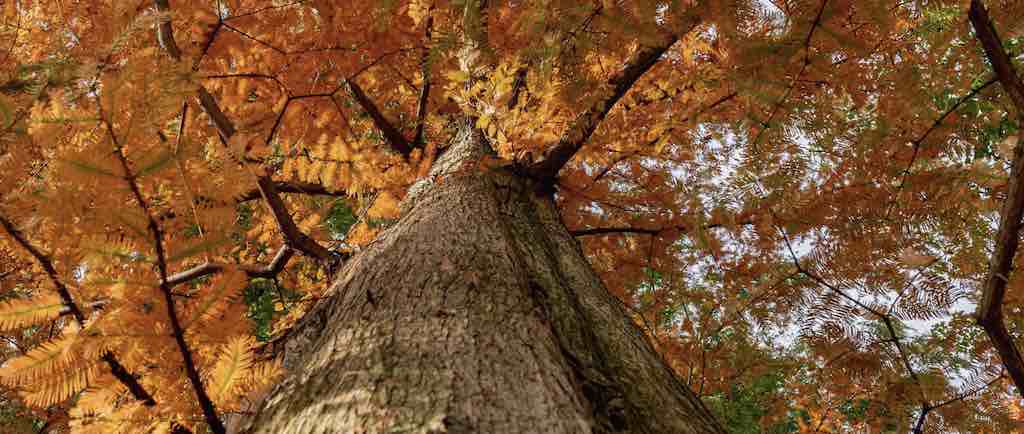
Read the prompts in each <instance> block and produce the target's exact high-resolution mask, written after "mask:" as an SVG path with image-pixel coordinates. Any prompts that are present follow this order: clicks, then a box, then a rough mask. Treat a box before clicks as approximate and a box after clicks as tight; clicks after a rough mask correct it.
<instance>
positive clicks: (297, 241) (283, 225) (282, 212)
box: [107, 0, 411, 288]
mask: <svg viewBox="0 0 1024 434" xmlns="http://www.w3.org/2000/svg"><path fill="white" fill-rule="evenodd" d="M155 1H156V4H157V8H158V9H160V11H161V12H169V10H170V7H169V5H168V4H167V1H166V0H155ZM159 31H160V32H161V33H164V32H165V31H166V32H170V26H168V27H167V28H166V30H165V28H164V27H163V26H161V27H160V29H159ZM161 37H162V38H163V37H164V36H161ZM167 37H169V38H170V39H172V40H173V35H170V36H167ZM164 48H165V50H167V52H168V55H170V56H171V58H173V59H174V60H176V61H178V60H180V57H181V56H180V53H175V52H174V51H172V50H170V49H167V47H166V46H165V47H164ZM347 81H348V80H347ZM348 82H349V83H350V85H354V84H355V83H354V82H351V81H348ZM354 88H355V89H358V86H355V87H354ZM359 92H360V93H361V90H360V91H359ZM329 95H330V94H325V95H309V96H329ZM363 97H364V98H365V95H363ZM296 98H298V97H290V98H289V101H290V100H293V99H296ZM366 100H367V101H369V100H368V99H366ZM199 103H200V105H201V106H202V107H203V110H204V111H206V113H207V115H209V116H210V118H211V119H212V120H213V123H214V125H215V126H216V128H217V132H218V133H219V134H220V136H221V140H223V141H224V143H227V142H228V140H230V139H231V137H232V136H234V135H235V133H236V132H237V130H236V129H235V126H234V123H233V122H231V120H230V119H228V117H227V115H225V114H224V111H223V110H221V108H220V105H219V104H217V100H216V99H214V97H213V95H211V94H210V93H209V92H208V91H207V90H206V88H204V87H202V86H200V87H199ZM370 104H372V103H370ZM282 114H283V110H282ZM377 115H379V116H381V118H382V119H383V116H382V115H380V113H379V112H377ZM371 116H372V113H371ZM279 120H280V118H279ZM374 120H375V123H376V117H375V118H374ZM384 122H385V123H386V121H384ZM107 125H108V129H109V128H110V123H109V122H107ZM387 126H388V127H390V124H387ZM378 128H380V125H379V124H378ZM391 128H392V129H393V127H391ZM275 129H276V125H275ZM111 134H113V132H111ZM271 134H273V130H272V131H271ZM385 135H387V133H385ZM399 137H401V134H399ZM271 138H272V137H268V138H267V140H268V142H269V140H270V139H271ZM115 140H116V139H115ZM402 140H405V139H404V138H402ZM405 145H406V146H408V143H407V142H405ZM393 146H394V145H393ZM410 150H411V149H410ZM406 154H408V152H405V153H404V154H403V155H406ZM125 171H126V172H127V168H126V169H125ZM257 186H258V190H257V191H258V194H259V195H260V196H262V197H263V198H264V202H265V203H266V204H267V207H268V208H269V209H270V211H271V213H272V214H273V215H274V219H275V221H276V222H277V225H278V228H279V229H280V230H281V232H282V234H283V236H284V238H285V244H286V245H287V246H289V247H291V248H294V249H296V250H298V251H300V252H302V253H304V254H307V255H309V256H312V257H314V258H316V259H318V260H321V261H324V260H328V259H330V258H333V255H332V254H331V253H330V251H328V250H327V249H326V248H324V247H323V246H321V245H319V244H317V242H316V241H315V240H313V239H312V238H310V237H309V236H308V235H306V234H304V233H302V231H300V230H299V228H298V226H296V225H295V222H294V221H293V220H292V218H291V215H290V214H289V213H288V210H287V208H286V207H285V205H284V201H283V200H281V196H280V195H279V194H278V191H277V188H276V183H275V182H274V181H273V180H272V179H271V178H270V176H269V175H262V176H258V177H257ZM320 188H321V189H323V190H326V189H324V188H323V187H322V186H321V187H320ZM246 195H249V193H246ZM138 198H139V200H140V203H142V201H141V196H139V197H138ZM253 198H255V195H253ZM155 223H156V221H155V220H153V224H154V225H155ZM157 242H158V243H159V240H158V241H157ZM159 253H160V252H158V256H160V255H159ZM161 273H162V274H161V276H160V277H161V279H160V280H161V282H167V275H166V270H162V271H161ZM162 285H166V284H165V283H162ZM168 288H169V286H168Z"/></svg>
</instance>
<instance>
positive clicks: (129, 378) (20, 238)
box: [0, 215, 156, 407]
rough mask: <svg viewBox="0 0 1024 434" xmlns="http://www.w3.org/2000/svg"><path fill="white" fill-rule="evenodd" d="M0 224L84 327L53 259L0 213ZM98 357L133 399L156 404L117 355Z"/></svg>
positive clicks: (146, 403) (76, 306) (150, 404)
mask: <svg viewBox="0 0 1024 434" xmlns="http://www.w3.org/2000/svg"><path fill="white" fill-rule="evenodd" d="M0 226H3V228H4V230H5V231H7V233H8V234H10V236H11V238H13V239H14V241H15V242H16V243H17V244H18V245H19V246H21V248H23V249H25V251H27V252H28V253H29V254H30V255H32V257H33V258H35V260H36V262H38V263H39V265H40V266H41V267H43V270H44V271H45V272H46V275H47V276H48V277H49V278H50V281H51V282H52V283H53V285H54V286H55V287H56V288H57V293H58V294H59V295H60V298H61V302H63V303H64V309H67V311H68V313H69V314H70V315H71V316H72V317H74V318H75V322H76V323H78V325H79V326H80V327H84V326H85V315H84V314H83V313H82V309H81V308H79V306H78V304H77V303H75V301H74V299H72V298H71V291H69V290H68V287H67V286H65V285H64V282H62V281H61V280H60V277H59V276H58V275H57V270H56V269H55V268H54V267H53V261H51V260H50V257H49V256H47V255H46V254H44V253H43V252H42V251H41V250H39V249H38V248H37V247H36V246H34V245H32V243H30V242H29V241H28V238H25V236H24V235H22V233H21V232H20V231H19V230H18V228H17V227H15V225H14V223H13V222H11V221H10V220H8V219H7V218H6V217H5V216H3V215H0ZM100 358H101V359H102V360H103V361H104V362H106V364H107V366H108V367H110V373H111V374H113V375H114V377H115V378H117V380H118V381H120V382H121V384H124V386H125V387H126V388H128V391H129V392H131V394H132V396H133V397H135V399H137V400H139V401H141V402H142V403H143V404H144V405H146V406H148V407H152V406H154V405H156V401H155V400H154V399H153V395H151V394H150V393H149V392H147V391H146V389H145V388H144V387H142V384H140V383H139V381H138V380H137V379H136V378H135V375H132V373H131V372H128V369H127V368H125V367H124V365H122V364H121V362H120V361H118V360H117V357H115V356H114V355H113V354H111V353H109V352H107V353H104V354H103V355H102V356H101V357H100Z"/></svg>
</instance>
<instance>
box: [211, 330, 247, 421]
mask: <svg viewBox="0 0 1024 434" xmlns="http://www.w3.org/2000/svg"><path fill="white" fill-rule="evenodd" d="M252 347H253V341H252V338H251V337H248V336H239V337H236V338H235V339H232V340H231V341H230V342H228V343H227V344H226V345H224V348H223V349H222V350H221V352H220V355H219V356H218V357H217V363H216V364H215V365H214V368H213V373H212V377H211V382H210V397H211V398H213V400H214V401H215V402H218V403H221V404H223V403H224V402H226V401H227V400H230V399H231V398H232V397H233V395H235V392H236V391H237V390H238V389H239V388H240V387H241V386H242V385H243V380H244V379H245V378H246V376H247V374H248V371H249V369H250V368H251V367H252V365H253V355H252V351H251V350H252Z"/></svg>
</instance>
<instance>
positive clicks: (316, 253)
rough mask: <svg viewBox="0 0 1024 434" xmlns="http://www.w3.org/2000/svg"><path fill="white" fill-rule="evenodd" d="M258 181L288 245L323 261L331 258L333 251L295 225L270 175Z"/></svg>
mask: <svg viewBox="0 0 1024 434" xmlns="http://www.w3.org/2000/svg"><path fill="white" fill-rule="evenodd" d="M257 183H258V185H259V187H260V194H262V195H263V198H264V199H265V200H264V202H266V204H267V208H269V209H270V212H272V213H273V214H274V220H275V221H277V227H278V229H279V230H280V231H281V233H282V234H283V235H284V240H285V243H286V244H287V245H288V247H291V248H293V249H295V250H298V251H300V252H302V253H305V254H306V255H309V256H311V257H313V258H316V259H318V260H321V261H323V260H327V259H329V258H330V257H331V252H330V251H329V250H327V249H326V248H324V247H323V246H321V245H320V244H318V243H317V242H316V241H315V240H313V239H312V238H310V237H309V236H308V235H306V234H304V233H302V231H300V230H299V227H298V226H296V225H295V221H293V220H292V216H291V215H290V214H288V209H287V208H286V207H285V205H284V201H283V200H281V196H280V195H279V194H277V188H276V187H275V186H274V181H273V180H271V179H270V177H268V176H264V177H260V178H259V179H258V180H257Z"/></svg>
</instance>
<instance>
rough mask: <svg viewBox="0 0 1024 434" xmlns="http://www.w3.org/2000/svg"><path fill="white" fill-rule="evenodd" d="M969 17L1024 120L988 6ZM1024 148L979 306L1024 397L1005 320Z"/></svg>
mask: <svg viewBox="0 0 1024 434" xmlns="http://www.w3.org/2000/svg"><path fill="white" fill-rule="evenodd" d="M968 16H969V18H970V20H971V24H972V25H973V26H974V31H975V35H976V36H977V38H978V40H979V41H981V45H982V47H983V48H984V49H985V55H986V56H987V57H988V60H989V62H991V63H992V69H993V70H995V73H996V77H998V78H999V83H1000V84H1001V85H1002V87H1003V89H1004V90H1006V92H1007V93H1008V94H1009V95H1010V99H1011V100H1012V101H1013V104H1014V106H1016V108H1017V112H1018V115H1019V116H1020V117H1021V119H1022V120H1024V83H1022V82H1021V79H1020V77H1018V76H1017V72H1016V71H1015V70H1014V67H1013V64H1012V63H1011V62H1010V58H1009V56H1007V54H1006V51H1005V50H1004V49H1003V44H1002V42H1001V41H1000V39H999V36H998V35H997V34H996V31H995V28H994V27H993V25H992V20H991V19H989V16H988V12H987V11H986V10H985V6H984V5H982V4H981V1H979V0H972V1H971V7H970V11H969V13H968ZM1022 171H1024V149H1022V148H1021V146H1020V145H1017V147H1016V148H1015V149H1014V151H1013V165H1012V166H1011V169H1010V183H1009V186H1008V187H1007V192H1006V202H1004V203H1003V209H1002V210H1001V211H1000V213H999V229H998V230H997V232H996V248H995V253H994V254H993V255H992V260H991V263H990V264H989V272H988V276H987V277H986V279H985V285H984V287H983V289H982V297H981V303H979V304H978V311H977V321H978V324H979V325H980V326H981V327H982V328H984V329H985V332H986V333H987V334H988V336H989V339H990V340H991V341H992V346H993V347H995V348H996V351H997V352H998V353H999V357H1000V358H1001V359H1002V362H1003V366H1005V367H1006V371H1007V372H1008V373H1009V374H1010V378H1012V379H1013V382H1014V384H1016V385H1017V392H1018V393H1020V394H1021V396H1024V359H1022V358H1021V354H1020V350H1019V349H1018V348H1017V345H1016V344H1015V343H1014V340H1013V336H1011V335H1010V333H1009V331H1008V330H1007V329H1006V324H1005V323H1004V321H1003V299H1004V298H1005V296H1006V283H1007V281H1008V280H1009V276H1010V273H1011V271H1012V269H1013V257H1014V255H1015V254H1016V253H1017V245H1018V242H1019V238H1018V237H1019V233H1020V226H1021V216H1022V214H1024V175H1022Z"/></svg>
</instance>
